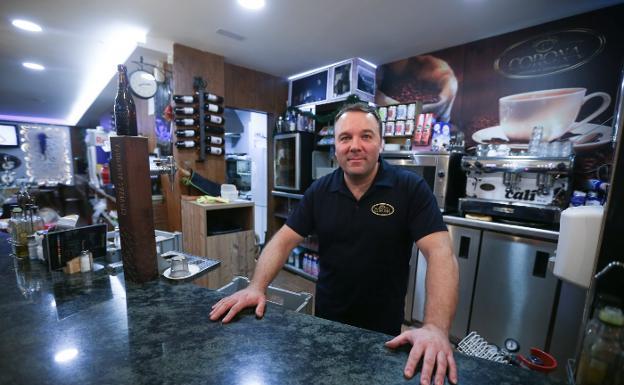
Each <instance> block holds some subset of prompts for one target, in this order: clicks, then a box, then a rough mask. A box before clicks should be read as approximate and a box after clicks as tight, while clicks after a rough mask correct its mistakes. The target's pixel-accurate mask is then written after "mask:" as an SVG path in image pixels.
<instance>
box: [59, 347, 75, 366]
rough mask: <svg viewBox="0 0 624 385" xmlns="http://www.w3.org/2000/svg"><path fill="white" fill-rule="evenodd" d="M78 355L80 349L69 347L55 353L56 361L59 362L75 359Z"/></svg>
mask: <svg viewBox="0 0 624 385" xmlns="http://www.w3.org/2000/svg"><path fill="white" fill-rule="evenodd" d="M77 355H78V349H75V348H69V349H65V350H61V351H60V352H58V353H56V354H55V355H54V361H56V362H58V363H64V362H68V361H71V360H73V359H74V358H76V356H77Z"/></svg>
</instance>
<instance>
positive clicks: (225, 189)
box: [221, 184, 238, 201]
mask: <svg viewBox="0 0 624 385" xmlns="http://www.w3.org/2000/svg"><path fill="white" fill-rule="evenodd" d="M221 198H225V199H227V200H229V201H233V200H236V198H238V190H237V189H236V186H234V185H233V184H222V185H221Z"/></svg>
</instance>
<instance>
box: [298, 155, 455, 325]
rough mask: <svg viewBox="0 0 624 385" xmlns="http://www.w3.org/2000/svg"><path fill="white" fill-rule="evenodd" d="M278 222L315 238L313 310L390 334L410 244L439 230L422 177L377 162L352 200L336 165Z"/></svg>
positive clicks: (400, 305) (398, 316) (397, 319)
mask: <svg viewBox="0 0 624 385" xmlns="http://www.w3.org/2000/svg"><path fill="white" fill-rule="evenodd" d="M286 224H287V225H288V227H290V228H291V229H293V230H294V231H296V232H297V233H298V234H299V235H301V236H304V237H305V236H307V235H309V234H316V235H318V238H319V262H320V271H319V277H318V281H317V285H316V307H315V311H316V315H317V316H319V317H323V318H327V319H331V320H335V321H340V322H343V323H347V324H350V325H354V326H359V327H363V328H366V329H370V330H376V331H380V332H383V333H387V334H392V335H397V334H399V333H400V330H401V323H402V321H403V309H404V301H405V293H406V290H407V278H408V275H409V260H410V257H411V250H412V245H413V243H414V242H415V241H417V240H419V239H420V238H422V237H424V236H425V235H428V234H431V233H434V232H437V231H446V226H445V225H444V222H443V221H442V215H441V214H440V210H439V208H438V205H437V203H436V201H435V198H434V196H433V194H432V193H431V190H430V189H429V186H428V185H427V184H426V183H425V181H424V180H423V179H422V178H421V177H420V176H418V175H416V174H414V173H412V172H409V171H407V170H405V169H401V168H398V167H395V166H391V165H389V164H387V163H386V162H384V161H383V160H381V161H380V163H379V171H378V172H377V175H376V176H375V180H374V181H373V183H372V185H371V187H370V188H369V189H368V191H366V193H365V194H364V195H363V196H362V197H361V198H360V200H359V201H356V199H355V197H354V196H353V194H352V193H351V191H349V189H348V188H347V186H346V185H345V182H344V177H343V172H342V170H341V169H337V170H336V171H334V172H333V173H331V174H329V175H326V176H324V177H322V178H320V179H318V180H317V181H315V182H314V183H313V184H312V185H311V186H310V187H309V188H308V189H307V190H306V192H305V194H304V197H303V199H302V200H301V202H300V204H299V206H298V207H297V209H296V210H295V211H294V212H293V214H292V215H291V216H290V217H289V218H288V221H287V222H286Z"/></svg>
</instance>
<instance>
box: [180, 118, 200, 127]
mask: <svg viewBox="0 0 624 385" xmlns="http://www.w3.org/2000/svg"><path fill="white" fill-rule="evenodd" d="M175 124H176V125H178V126H196V125H198V124H199V120H198V119H194V118H179V119H176V120H175Z"/></svg>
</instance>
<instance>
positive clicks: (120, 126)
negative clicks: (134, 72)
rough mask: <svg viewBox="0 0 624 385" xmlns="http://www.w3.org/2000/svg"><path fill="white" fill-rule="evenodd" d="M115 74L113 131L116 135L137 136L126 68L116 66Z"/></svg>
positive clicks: (134, 112)
mask: <svg viewBox="0 0 624 385" xmlns="http://www.w3.org/2000/svg"><path fill="white" fill-rule="evenodd" d="M117 74H118V76H119V82H118V84H117V96H116V97H115V106H114V107H113V112H114V115H115V129H116V131H117V135H130V136H136V135H137V118H136V107H135V106H134V100H133V99H132V95H131V94H130V90H128V72H127V70H126V66H125V65H123V64H119V65H118V66H117Z"/></svg>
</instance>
